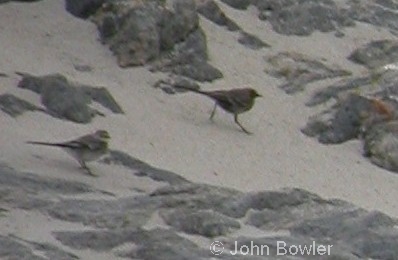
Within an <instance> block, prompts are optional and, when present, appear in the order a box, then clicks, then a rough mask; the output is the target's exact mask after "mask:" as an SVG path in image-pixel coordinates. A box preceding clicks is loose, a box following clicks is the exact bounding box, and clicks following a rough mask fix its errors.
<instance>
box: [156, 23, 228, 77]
mask: <svg viewBox="0 0 398 260" xmlns="http://www.w3.org/2000/svg"><path fill="white" fill-rule="evenodd" d="M158 70H159V71H163V72H172V73H173V74H176V75H180V76H184V77H188V78H191V79H193V80H197V81H200V82H204V81H213V80H215V79H219V78H222V77H223V75H222V73H221V71H219V70H218V69H217V68H215V67H213V66H212V65H210V64H209V63H208V62H207V46H206V35H205V34H204V32H203V31H202V30H201V29H198V30H196V31H195V32H193V33H191V34H190V35H189V36H188V37H187V39H186V40H185V41H184V42H181V43H179V44H177V45H176V46H175V48H174V51H173V52H171V53H170V55H169V56H168V57H165V58H162V59H160V60H159V61H157V62H155V63H154V64H153V65H152V71H158Z"/></svg>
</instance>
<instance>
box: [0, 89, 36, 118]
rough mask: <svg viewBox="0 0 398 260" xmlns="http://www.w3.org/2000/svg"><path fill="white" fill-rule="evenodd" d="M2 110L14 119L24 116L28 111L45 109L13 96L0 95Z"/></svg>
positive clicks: (0, 107)
mask: <svg viewBox="0 0 398 260" xmlns="http://www.w3.org/2000/svg"><path fill="white" fill-rule="evenodd" d="M0 109H1V110H2V111H3V112H4V113H7V114H8V115H10V116H12V117H17V116H19V115H22V114H23V113H25V112H26V111H43V109H41V108H39V107H37V106H35V105H33V104H31V103H29V102H28V101H25V100H23V99H20V98H18V97H16V96H14V95H12V94H3V95H0Z"/></svg>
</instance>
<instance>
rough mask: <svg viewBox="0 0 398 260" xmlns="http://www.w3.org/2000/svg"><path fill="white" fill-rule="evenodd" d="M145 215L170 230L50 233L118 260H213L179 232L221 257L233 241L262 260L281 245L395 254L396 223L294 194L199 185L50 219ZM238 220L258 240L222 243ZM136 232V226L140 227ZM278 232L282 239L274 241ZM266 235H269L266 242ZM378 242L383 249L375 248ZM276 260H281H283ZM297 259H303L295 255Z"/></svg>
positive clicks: (348, 255) (352, 254)
mask: <svg viewBox="0 0 398 260" xmlns="http://www.w3.org/2000/svg"><path fill="white" fill-rule="evenodd" d="M210 198H211V199H210ZM209 199H210V200H209ZM79 205H80V206H81V208H80V210H79V209H78V206H79ZM232 205H234V207H232ZM240 206H244V209H243V210H241V211H239V213H238V212H237V211H236V210H235V211H230V210H228V209H240ZM149 209H150V210H151V214H152V212H154V211H155V210H159V212H160V216H161V217H162V218H163V219H164V220H165V222H166V224H169V225H170V227H169V228H168V229H162V228H154V229H150V230H148V229H142V228H140V227H138V226H139V225H137V226H127V227H126V228H124V227H123V226H117V227H115V226H101V228H105V229H102V230H91V231H76V230H74V231H56V232H54V233H53V234H54V236H55V237H56V238H57V239H58V240H59V241H60V242H61V243H62V244H64V245H65V246H68V247H71V248H74V249H79V250H85V249H91V250H95V251H99V252H101V251H107V252H115V253H116V254H117V255H119V256H124V257H129V258H133V259H136V258H139V259H211V257H214V255H212V254H211V253H210V252H209V251H208V248H207V247H206V248H201V247H199V246H198V245H196V244H194V243H192V242H191V241H190V240H188V239H187V238H185V236H184V237H183V236H181V235H179V233H181V232H184V233H187V234H198V235H200V236H205V237H209V238H211V237H213V236H217V235H223V239H222V241H223V244H224V246H225V250H227V249H228V250H233V248H234V244H235V241H236V243H237V245H238V246H250V245H252V244H254V245H259V246H260V245H267V246H269V248H270V250H269V253H270V255H269V256H267V257H271V258H270V259H272V256H274V257H275V256H276V253H277V252H276V243H277V241H283V242H285V243H286V245H287V246H288V245H291V246H292V245H307V246H309V245H312V244H313V243H314V241H315V243H316V244H318V245H322V244H323V245H332V246H333V247H332V248H333V250H332V251H331V256H328V257H330V258H328V259H357V258H356V256H358V257H359V259H363V258H367V257H377V256H379V257H380V256H381V257H382V258H383V257H387V258H388V257H390V258H391V257H392V256H394V255H395V254H396V253H397V252H396V248H398V247H397V245H398V231H397V230H396V229H394V228H393V227H394V226H396V225H397V224H398V221H397V220H396V219H392V218H390V217H388V216H386V215H384V214H381V213H379V212H374V211H373V212H369V211H366V210H363V209H359V208H357V207H355V206H354V205H352V204H350V203H347V202H344V201H341V200H326V199H322V198H320V197H319V196H317V195H315V194H312V193H309V192H307V191H304V190H300V189H285V190H281V191H264V192H257V193H241V192H238V191H234V190H231V189H225V188H220V187H214V186H209V185H203V184H182V185H173V186H166V187H162V188H159V189H158V190H157V191H155V192H153V193H152V194H151V195H149V197H148V196H140V197H136V198H135V199H133V198H125V199H118V200H115V201H102V202H101V201H85V202H83V201H73V200H70V201H69V202H68V203H67V204H65V203H64V204H60V205H58V207H57V208H54V209H53V212H59V211H61V212H62V211H65V210H70V211H71V213H69V214H67V215H69V216H75V214H76V213H77V216H81V215H85V214H86V213H85V212H92V213H91V215H87V216H86V219H90V220H91V221H95V220H96V219H98V218H101V213H104V214H105V216H107V215H113V214H115V215H117V214H120V213H121V212H123V211H126V212H130V211H131V210H133V211H135V210H142V211H144V212H147V211H146V210H149ZM75 211H76V213H74V214H72V212H75ZM222 212H224V213H227V214H224V213H222ZM147 213H148V212H147ZM236 213H238V214H236ZM134 214H135V213H132V215H131V216H130V218H131V219H132V220H134V219H135V218H134V216H135V215H134ZM228 215H229V217H227V216H228ZM245 215H248V217H247V221H246V225H249V226H255V227H257V228H258V229H259V230H260V231H263V232H264V235H263V236H261V235H260V236H258V235H257V236H256V237H238V238H237V237H233V236H232V237H231V236H230V233H229V232H230V228H232V230H233V229H237V228H239V227H240V225H239V222H238V218H242V217H243V216H245ZM138 219H141V220H142V219H145V218H144V217H138ZM136 223H137V224H138V223H140V222H139V221H138V222H136ZM140 225H144V222H142V223H141V224H140ZM210 227H211V228H210ZM278 230H286V231H287V232H285V233H284V234H285V235H281V234H280V233H278V232H277V231H278ZM270 231H272V232H273V233H275V235H270ZM383 237H385V239H383ZM387 238H388V239H387ZM380 239H381V240H380ZM252 241H253V242H252ZM379 241H385V242H386V243H384V244H383V245H382V247H381V248H380V249H379V248H378V246H380V245H381V244H380V243H381V242H379ZM125 243H134V244H135V247H134V249H127V250H126V251H124V252H120V251H116V250H115V249H116V248H118V247H119V246H120V245H122V244H125ZM209 243H211V241H210V242H209ZM288 255H291V254H288ZM225 257H226V258H222V259H257V258H252V257H250V258H242V257H244V256H235V257H232V256H229V257H230V258H228V256H225ZM283 257H287V258H286V259H289V258H288V256H283ZM299 259H306V258H305V256H303V257H302V258H301V256H300V258H299Z"/></svg>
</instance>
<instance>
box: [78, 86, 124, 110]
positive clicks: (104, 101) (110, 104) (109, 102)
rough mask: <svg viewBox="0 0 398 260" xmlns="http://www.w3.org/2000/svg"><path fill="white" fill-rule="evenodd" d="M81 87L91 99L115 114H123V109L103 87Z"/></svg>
mask: <svg viewBox="0 0 398 260" xmlns="http://www.w3.org/2000/svg"><path fill="white" fill-rule="evenodd" d="M82 88H83V90H84V92H85V93H86V94H87V95H88V96H89V97H90V98H91V99H92V100H93V101H95V102H97V103H99V104H101V105H103V106H104V107H106V108H107V109H109V110H110V111H112V112H113V113H115V114H124V111H123V109H122V108H121V107H120V106H119V104H118V103H117V102H116V100H115V99H114V98H113V96H112V94H111V93H109V91H108V90H107V89H106V88H105V87H91V86H82Z"/></svg>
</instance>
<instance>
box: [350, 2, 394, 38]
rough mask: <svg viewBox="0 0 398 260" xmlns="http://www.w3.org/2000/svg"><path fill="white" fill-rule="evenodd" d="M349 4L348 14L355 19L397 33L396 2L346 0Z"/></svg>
mask: <svg viewBox="0 0 398 260" xmlns="http://www.w3.org/2000/svg"><path fill="white" fill-rule="evenodd" d="M347 4H348V5H349V6H350V7H349V11H348V14H347V15H348V16H349V17H352V19H355V20H357V21H361V22H365V23H369V24H373V25H376V26H380V27H384V28H386V29H388V30H390V31H391V32H392V33H394V34H395V35H397V34H398V14H397V12H396V10H397V3H396V2H395V1H389V0H375V1H357V0H350V1H348V2H347Z"/></svg>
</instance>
